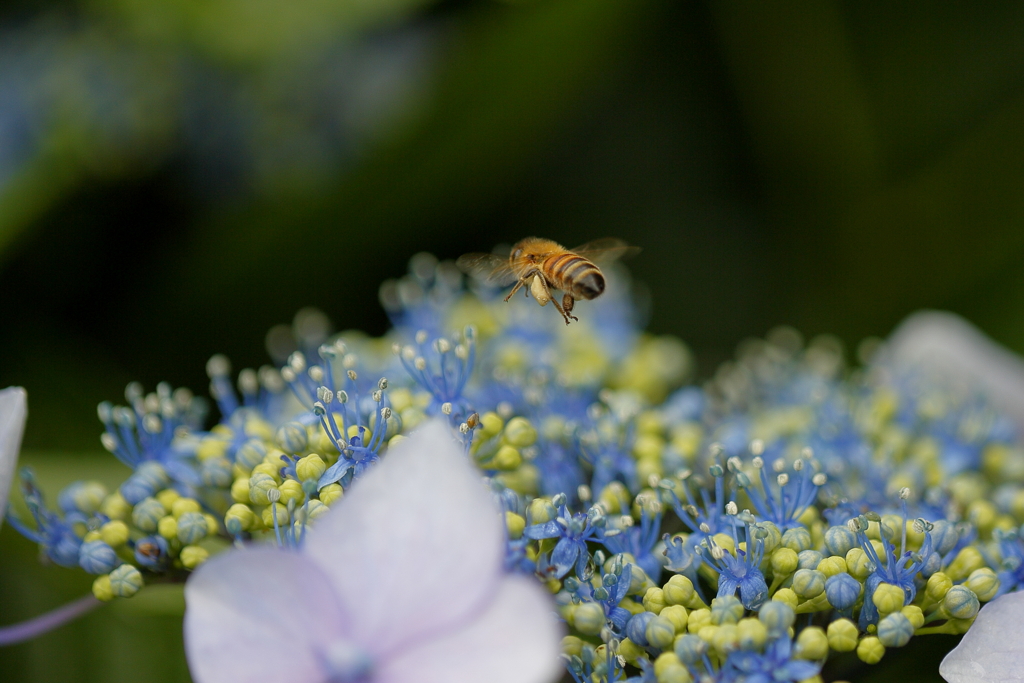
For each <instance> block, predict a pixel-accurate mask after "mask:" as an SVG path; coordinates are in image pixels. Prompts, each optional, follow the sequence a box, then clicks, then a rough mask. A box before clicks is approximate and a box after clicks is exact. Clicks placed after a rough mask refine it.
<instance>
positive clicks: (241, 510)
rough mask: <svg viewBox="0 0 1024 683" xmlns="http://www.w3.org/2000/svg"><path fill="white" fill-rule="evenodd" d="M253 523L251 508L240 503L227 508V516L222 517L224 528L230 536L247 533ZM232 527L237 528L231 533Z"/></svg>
mask: <svg viewBox="0 0 1024 683" xmlns="http://www.w3.org/2000/svg"><path fill="white" fill-rule="evenodd" d="M255 521H256V515H254V514H253V512H252V508H250V507H249V506H248V505H242V504H241V503H235V504H234V505H232V506H231V507H229V508H228V511H227V514H225V515H224V526H225V527H227V529H228V531H229V532H231V533H232V534H236V533H241V532H243V531H249V529H251V528H252V525H253V523H254V522H255ZM234 525H237V526H238V529H237V531H232V527H233V526H234Z"/></svg>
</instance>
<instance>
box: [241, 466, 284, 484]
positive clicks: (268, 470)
mask: <svg viewBox="0 0 1024 683" xmlns="http://www.w3.org/2000/svg"><path fill="white" fill-rule="evenodd" d="M257 474H265V475H267V476H268V477H270V478H271V479H273V480H274V483H275V484H280V483H281V464H280V463H277V464H276V465H272V464H270V463H267V462H261V463H260V464H259V465H256V467H253V468H252V474H250V475H249V478H250V479H252V478H253V477H255V476H256V475H257Z"/></svg>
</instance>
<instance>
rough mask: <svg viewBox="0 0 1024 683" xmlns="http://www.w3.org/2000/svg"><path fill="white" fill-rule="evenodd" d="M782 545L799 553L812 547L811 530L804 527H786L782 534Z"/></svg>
mask: <svg viewBox="0 0 1024 683" xmlns="http://www.w3.org/2000/svg"><path fill="white" fill-rule="evenodd" d="M782 545H783V546H784V547H786V548H789V549H790V550H794V551H796V552H798V553H800V552H803V551H804V550H810V549H811V532H809V531H808V530H807V529H805V528H803V527H794V528H792V529H786V533H784V534H782Z"/></svg>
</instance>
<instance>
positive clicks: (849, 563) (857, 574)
mask: <svg viewBox="0 0 1024 683" xmlns="http://www.w3.org/2000/svg"><path fill="white" fill-rule="evenodd" d="M846 571H848V572H850V576H852V577H853V578H855V579H857V580H858V581H861V582H863V581H864V579H866V578H868V574H870V573H871V558H869V557H868V555H867V553H865V552H864V551H863V550H861V549H860V548H850V551H849V552H848V553H846Z"/></svg>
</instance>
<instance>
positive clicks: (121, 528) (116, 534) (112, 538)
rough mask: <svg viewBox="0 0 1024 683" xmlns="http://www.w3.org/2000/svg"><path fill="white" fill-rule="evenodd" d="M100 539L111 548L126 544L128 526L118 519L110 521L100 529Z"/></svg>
mask: <svg viewBox="0 0 1024 683" xmlns="http://www.w3.org/2000/svg"><path fill="white" fill-rule="evenodd" d="M100 538H101V539H103V542H104V543H106V544H107V545H109V546H110V547H111V548H117V547H118V546H122V545H124V544H125V543H127V542H128V525H127V524H125V523H124V522H122V521H121V520H119V519H115V520H111V521H109V522H107V523H106V524H104V525H103V526H101V527H100Z"/></svg>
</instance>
